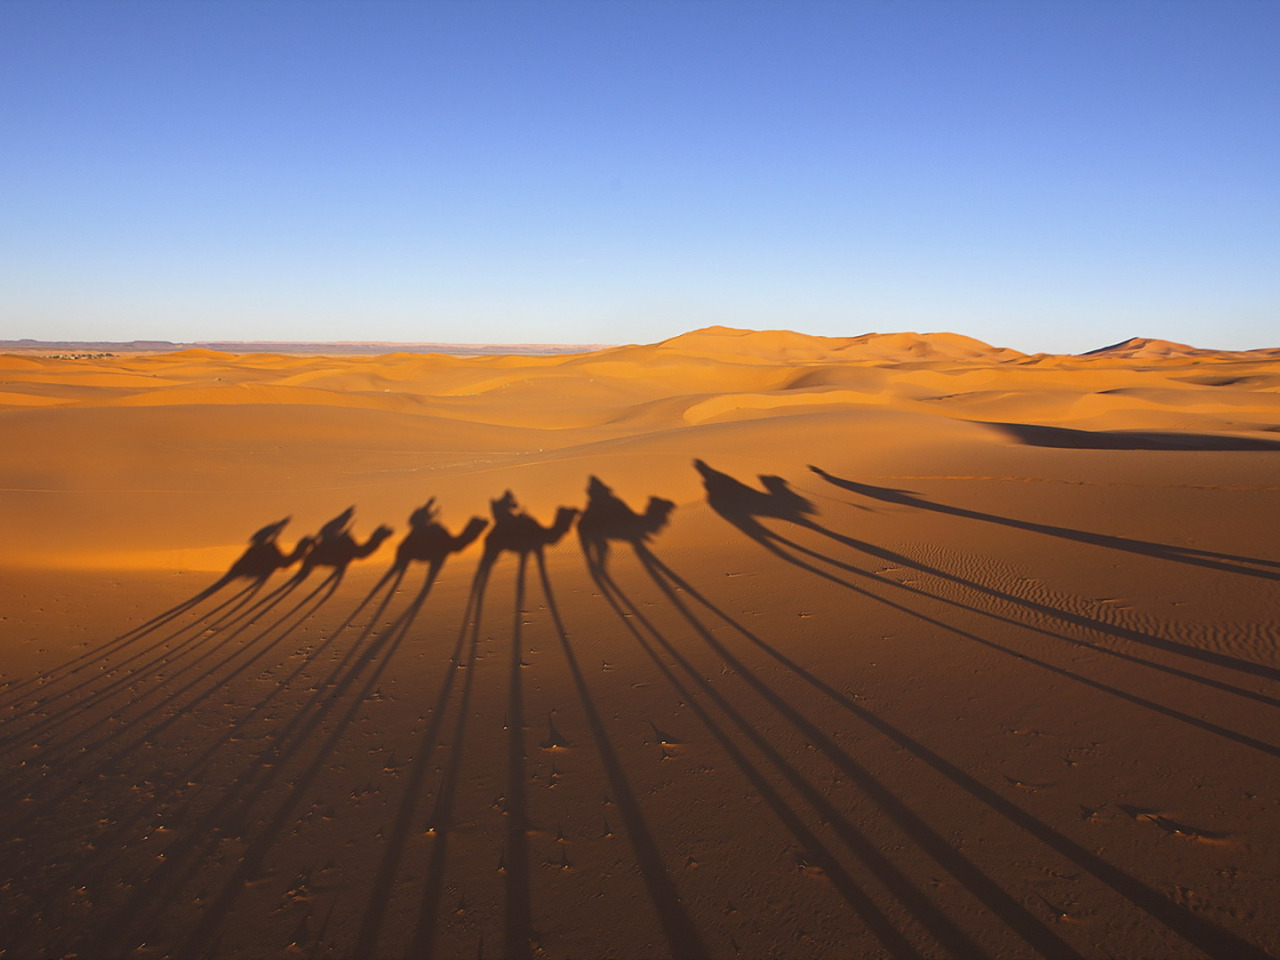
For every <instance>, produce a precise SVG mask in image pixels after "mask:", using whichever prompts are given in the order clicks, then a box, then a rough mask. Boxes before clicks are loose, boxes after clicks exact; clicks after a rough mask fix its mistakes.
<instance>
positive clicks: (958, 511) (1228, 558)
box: [809, 466, 1280, 580]
mask: <svg viewBox="0 0 1280 960" xmlns="http://www.w3.org/2000/svg"><path fill="white" fill-rule="evenodd" d="M809 469H810V470H812V471H813V472H814V473H816V474H817V475H818V476H820V477H822V479H823V480H825V481H827V483H830V484H832V485H833V486H836V487H839V488H840V489H842V490H848V491H850V492H852V493H857V494H860V495H861V496H864V497H868V498H870V499H873V500H879V501H881V502H883V503H892V504H896V505H898V506H904V507H914V508H916V509H917V510H930V511H932V512H934V513H941V514H946V515H947V516H951V517H961V518H963V519H965V520H980V521H982V522H983V523H995V524H999V525H1001V526H1005V527H1012V528H1013V529H1015V530H1027V531H1029V532H1031V533H1040V534H1044V535H1045V536H1049V537H1058V538H1060V539H1062V540H1074V541H1075V542H1077V543H1088V544H1092V545H1093V546H1098V547H1105V548H1107V549H1110V550H1123V551H1125V552H1127V553H1136V554H1140V555H1142V556H1146V557H1155V558H1157V559H1159V560H1169V561H1171V562H1174V563H1188V564H1193V565H1195V566H1200V567H1208V568H1209V569H1211V570H1222V571H1225V572H1227V573H1238V574H1241V575H1243V576H1246V577H1262V578H1264V579H1268V580H1280V573H1276V572H1273V571H1271V570H1259V569H1257V567H1258V566H1267V567H1277V568H1280V560H1266V559H1262V558H1260V557H1243V556H1239V555H1237V554H1232V553H1218V552H1215V551H1212V550H1198V549H1196V548H1194V547H1179V546H1174V545H1173V544H1169V543H1155V542H1153V541H1150V540H1136V539H1133V538H1131V537H1115V536H1111V535H1109V534H1104V533H1094V532H1092V531H1089V530H1076V529H1074V528H1072V527H1059V526H1054V525H1053V524H1048V523H1034V522H1032V521H1029V520H1018V519H1015V518H1013V517H1004V516H1000V515H999V514H995V513H984V512H982V511H980V510H968V509H966V508H964V507H956V506H952V505H950V504H946V503H938V502H937V501H934V500H929V499H928V498H926V497H923V496H921V495H920V494H917V493H915V492H913V491H911V490H895V489H893V488H892V487H877V486H874V485H872V484H869V483H859V482H857V481H855V480H846V479H844V478H843V477H837V476H835V475H834V474H830V473H827V472H826V471H825V470H823V469H822V468H820V467H814V466H810V467H809ZM1250 565H1252V566H1250Z"/></svg>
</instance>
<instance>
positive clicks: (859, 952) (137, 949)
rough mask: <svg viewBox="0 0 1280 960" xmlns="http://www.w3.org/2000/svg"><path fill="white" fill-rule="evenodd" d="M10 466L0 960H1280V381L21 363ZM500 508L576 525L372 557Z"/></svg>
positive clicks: (477, 361)
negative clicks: (580, 516)
mask: <svg viewBox="0 0 1280 960" xmlns="http://www.w3.org/2000/svg"><path fill="white" fill-rule="evenodd" d="M0 445H2V447H3V450H4V456H3V458H0V518H2V519H3V528H4V530H5V531H6V533H7V536H6V537H5V538H4V539H3V541H0V571H2V572H0V576H2V577H3V579H2V580H0V583H3V587H2V588H0V590H2V593H3V601H4V602H3V614H2V615H0V616H2V618H0V674H2V675H0V680H3V682H4V683H5V686H4V687H3V688H0V755H2V756H3V762H4V764H5V767H4V769H5V771H6V773H7V776H6V777H5V778H4V780H3V783H2V784H0V810H2V811H3V820H2V821H0V822H3V823H4V824H5V825H6V831H5V834H6V835H5V837H4V838H3V841H2V842H3V844H4V847H3V850H4V856H3V858H2V859H0V874H3V876H0V890H2V891H3V901H2V902H3V913H2V915H0V951H3V953H2V954H0V955H3V956H6V957H8V956H13V957H34V956H60V955H71V954H76V955H79V956H88V957H100V956H137V957H153V956H154V957H161V956H177V957H202V956H218V957H224V956H225V957H266V956H279V955H282V954H284V953H285V952H286V951H287V952H288V953H289V954H292V955H298V956H305V957H331V956H332V957H400V956H441V957H454V956H467V957H477V956H479V957H522V956H544V955H545V956H551V957H603V956H616V957H657V956H679V957H697V956H714V957H736V956H744V957H771V956H779V957H835V956H842V957H876V956H889V957H917V956H930V957H932V956H956V957H965V958H968V957H981V956H993V957H994V956H1001V957H1025V956H1035V955H1043V956H1046V957H1078V956H1083V957H1110V956H1122V957H1157V956H1158V957H1197V956H1205V955H1208V956H1216V957H1230V958H1236V957H1250V956H1280V847H1278V841H1277V837H1276V824H1277V822H1280V819H1278V813H1280V763H1278V762H1277V760H1278V759H1280V650H1278V643H1280V541H1278V539H1277V534H1278V532H1280V350H1277V351H1252V352H1249V353H1212V352H1208V351H1196V350H1192V349H1190V348H1186V347H1181V346H1179V345H1176V344H1167V343H1161V342H1158V341H1154V342H1153V341H1141V342H1130V343H1126V344H1122V345H1118V346H1117V347H1114V348H1110V349H1108V350H1106V351H1101V352H1098V353H1095V354H1092V355H1088V356H1082V357H1081V356H1077V357H1066V356H1047V355H1036V356H1024V355H1021V354H1018V353H1016V352H1014V351H1010V350H998V349H995V348H991V347H988V346H987V345H985V344H982V343H979V342H977V341H974V340H970V339H968V338H965V337H959V336H954V335H949V334H935V335H929V336H916V335H914V334H895V335H886V336H874V335H872V336H865V337H857V338H850V339H839V340H834V339H824V338H815V337H807V336H802V335H799V334H794V333H788V332H765V333H755V332H746V331H738V330H728V329H724V328H712V329H709V330H703V331H697V332H695V333H691V334H687V335H685V336H682V337H677V338H675V339H673V340H670V341H667V342H664V343H661V344H656V345H651V346H632V347H622V348H617V349H609V350H602V351H598V352H595V353H590V354H581V355H569V356H553V357H531V356H507V357H476V358H459V357H446V356H440V355H425V356H424V355H409V354H392V355H388V356H378V357H352V358H334V357H306V358H303V357H292V356H277V355H261V354H259V355H243V356H233V355H228V354H219V353H213V352H209V351H204V350H192V351H186V352H183V353H176V354H167V355H153V356H143V355H137V356H117V357H107V358H100V359H82V360H56V359H46V358H41V357H38V356H34V355H9V356H0ZM695 461H698V462H699V465H696V464H695ZM591 477H596V478H598V480H599V481H600V484H603V486H601V485H600V484H597V485H595V486H594V490H595V495H594V497H593V498H591V500H590V501H589V500H588V495H587V489H588V483H589V480H590V478H591ZM606 488H609V489H608V490H606ZM508 489H509V490H511V491H512V492H513V493H514V494H515V497H516V498H517V499H518V501H519V508H520V509H523V510H526V511H528V513H529V514H530V515H531V516H532V517H533V518H534V519H536V520H537V521H538V522H539V523H540V524H541V525H542V526H543V527H545V526H549V525H550V524H551V522H552V518H553V516H554V515H555V513H556V509H557V507H560V506H567V507H575V508H579V509H582V508H584V507H587V506H588V503H589V502H590V503H591V505H592V509H591V511H590V512H589V514H588V515H589V516H590V517H591V520H590V521H588V522H586V523H584V524H583V538H580V536H579V532H578V529H577V528H571V529H569V531H568V533H567V535H566V536H565V537H564V539H563V540H561V541H559V542H558V543H556V544H555V545H552V546H547V547H546V548H545V550H544V551H543V556H544V557H545V565H541V564H540V563H539V552H538V549H537V546H538V539H539V536H540V535H539V534H537V532H536V531H537V528H536V527H531V528H530V529H531V530H533V531H534V532H533V533H522V532H521V531H520V530H519V529H518V527H519V522H518V521H514V520H513V521H511V524H514V525H510V526H509V525H507V522H506V521H504V525H502V526H501V527H500V528H499V529H500V530H501V531H502V536H506V537H507V538H508V539H507V540H506V543H507V544H508V545H509V546H510V547H512V548H514V550H512V549H508V550H506V551H505V552H497V553H490V554H489V555H488V556H489V559H490V560H491V561H492V563H491V565H489V564H486V563H485V561H484V559H483V558H484V557H485V556H486V554H485V549H484V534H481V537H480V540H479V541H477V542H475V543H472V544H471V545H469V546H466V547H465V548H463V549H461V550H459V551H455V552H454V553H451V554H449V555H447V557H445V556H444V555H443V554H442V555H441V557H442V566H440V568H439V571H438V573H439V575H438V577H436V578H435V579H434V580H432V579H430V578H429V577H428V565H427V564H426V563H421V562H416V563H413V564H411V565H410V566H409V567H408V568H407V570H405V571H402V572H401V573H399V574H397V573H395V572H394V571H393V570H392V562H393V560H394V558H395V555H396V546H397V544H398V543H400V541H401V539H402V538H403V537H404V536H405V534H406V532H407V529H408V523H407V520H408V517H409V515H410V514H411V513H412V512H413V511H414V510H415V509H416V508H418V507H420V506H422V505H423V504H424V503H425V502H426V501H427V500H428V498H430V497H434V498H435V500H436V506H438V508H439V521H440V522H441V523H443V525H444V526H445V527H447V528H448V530H449V531H450V532H451V533H455V534H456V533H458V532H459V531H460V530H461V528H462V527H463V526H464V524H465V523H466V522H467V520H468V518H469V517H472V516H478V517H481V518H484V519H486V520H492V515H491V512H490V501H491V500H494V499H497V498H498V497H500V496H501V494H502V493H503V491H505V490H508ZM609 491H611V492H609ZM650 497H656V498H660V499H661V500H669V501H671V502H672V503H673V504H674V507H673V508H671V512H670V515H669V522H668V523H666V524H665V526H661V527H660V528H659V529H655V528H657V527H658V526H659V524H658V520H659V519H660V518H661V515H662V514H663V512H664V511H665V509H667V508H665V507H663V505H662V504H661V503H658V504H657V505H656V506H655V508H654V509H655V511H657V512H656V513H654V514H650V517H651V518H652V522H650V523H646V522H645V519H644V517H643V516H637V514H644V512H645V508H646V504H647V502H648V501H649V498H650ZM624 504H625V506H624ZM351 505H354V506H355V508H356V509H355V513H354V519H353V520H352V524H351V533H352V535H353V536H354V540H355V541H356V542H357V544H362V543H365V542H366V541H367V540H368V538H369V537H370V536H371V535H372V534H373V533H374V530H375V528H376V527H377V526H378V525H379V524H386V525H389V526H390V527H392V528H394V533H393V534H392V535H391V536H390V538H389V539H387V541H386V542H385V543H384V544H382V545H381V546H379V548H378V549H377V550H375V551H374V552H373V553H372V555H371V556H369V557H367V558H359V557H357V558H354V559H351V562H350V564H349V566H347V567H346V568H345V576H342V577H340V578H330V579H328V580H326V578H327V577H330V575H331V574H332V573H334V571H335V569H337V568H334V567H330V566H323V565H320V566H317V567H316V568H315V569H314V570H313V571H311V572H310V574H309V575H308V576H307V577H306V578H305V579H303V580H301V581H298V580H296V579H293V578H294V574H295V573H296V572H297V571H298V570H299V567H296V566H295V567H293V568H291V569H290V570H288V571H286V572H276V573H274V574H273V575H271V576H270V577H268V578H266V579H265V580H263V581H261V582H260V586H259V588H257V589H255V588H254V582H255V581H254V580H253V579H252V578H240V579H236V580H233V581H232V582H230V583H228V584H226V585H225V586H223V587H221V588H220V589H219V590H217V591H216V592H213V593H211V594H209V595H207V596H201V592H202V591H204V590H205V588H207V587H208V586H209V585H210V584H212V583H215V582H217V581H218V580H219V577H220V575H221V574H222V573H223V572H225V571H227V570H228V569H229V568H230V567H231V566H232V564H233V563H234V562H235V561H236V560H237V558H238V557H240V556H241V554H242V553H243V552H244V551H245V549H246V541H248V539H249V538H250V535H251V534H253V533H254V531H258V530H260V529H263V528H264V527H266V525H269V524H272V523H274V522H276V521H279V520H281V519H283V518H285V517H290V518H291V519H290V521H289V523H288V524H287V525H286V526H285V527H284V528H283V529H282V531H281V532H279V536H278V540H276V541H275V542H276V544H277V546H278V548H279V550H280V551H282V552H284V553H288V552H290V551H292V550H293V548H294V545H295V542H296V541H297V540H298V539H299V538H301V537H303V536H304V535H311V534H315V533H317V532H318V531H319V530H320V528H321V527H322V525H324V524H325V522H326V521H328V520H330V519H331V518H333V517H334V516H335V515H336V514H339V513H340V512H341V511H343V510H344V509H345V508H347V507H349V506H351ZM628 508H630V509H628ZM632 510H634V513H633V512H632ZM419 519H420V521H421V520H423V519H424V518H423V517H420V518H419ZM494 529H495V528H494V526H493V525H492V523H491V525H490V527H489V528H488V529H487V530H486V531H485V533H488V532H490V531H492V530H494ZM593 531H594V533H593ZM265 536H266V534H265V531H264V537H265ZM608 536H612V537H614V539H612V540H607V541H606V540H604V539H603V538H605V537H608ZM592 537H595V538H596V539H594V540H593V539H592ZM494 542H495V544H496V541H494ZM602 543H607V546H608V549H607V551H606V550H603V549H602V547H601V544H602ZM348 546H349V544H348ZM331 548H332V549H338V550H339V551H340V550H341V549H345V547H341V545H339V546H338V547H332V542H331ZM273 549H274V548H273ZM317 550H319V548H317ZM521 550H523V551H525V553H524V556H525V560H524V561H521V559H520V551H521ZM317 556H318V554H317ZM481 570H487V571H488V576H487V577H485V576H480V575H479V572H480V571H481ZM384 575H389V576H388V577H384ZM196 597H199V598H200V599H198V600H197V601H196V602H195V603H193V604H191V605H190V606H183V604H184V601H187V600H189V599H191V598H196ZM175 608H176V609H175ZM166 611H171V613H169V614H166V613H165V612H166Z"/></svg>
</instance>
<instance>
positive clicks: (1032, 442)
mask: <svg viewBox="0 0 1280 960" xmlns="http://www.w3.org/2000/svg"><path fill="white" fill-rule="evenodd" d="M975 422H979V423H981V424H982V426H984V427H990V428H992V429H994V430H998V431H1000V432H1001V433H1003V434H1005V436H1008V437H1011V438H1012V439H1014V440H1016V441H1018V442H1019V443H1025V444H1027V445H1028V446H1033V447H1064V448H1066V449H1069V450H1241V451H1246V450H1252V451H1259V450H1272V451H1274V450H1280V441H1277V440H1267V439H1264V438H1262V437H1232V436H1226V435H1223V434H1213V433H1181V432H1172V431H1160V430H1072V429H1069V428H1067V427H1046V426H1042V425H1040V424H1035V423H991V422H989V421H986V420H983V421H975Z"/></svg>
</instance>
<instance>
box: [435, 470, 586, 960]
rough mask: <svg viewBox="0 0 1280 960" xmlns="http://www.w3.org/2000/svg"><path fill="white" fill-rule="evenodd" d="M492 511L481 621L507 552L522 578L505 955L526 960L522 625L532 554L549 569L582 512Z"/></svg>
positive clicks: (511, 671)
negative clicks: (545, 519) (544, 516)
mask: <svg viewBox="0 0 1280 960" xmlns="http://www.w3.org/2000/svg"><path fill="white" fill-rule="evenodd" d="M490 509H491V510H492V512H493V526H492V527H491V528H490V530H489V532H488V533H487V534H486V535H485V541H484V555H483V557H481V559H480V567H479V569H478V570H477V571H476V587H475V588H473V593H474V594H475V595H476V598H477V599H476V617H477V620H478V618H479V616H480V612H479V608H480V605H481V603H482V601H483V596H484V589H485V585H486V584H487V583H488V581H489V576H490V574H491V572H492V570H493V566H494V564H495V563H497V561H498V558H499V557H501V556H502V554H503V553H514V554H515V555H516V557H517V558H518V560H519V564H520V566H519V570H518V572H517V575H516V596H515V612H514V615H513V618H512V624H511V657H510V660H509V668H508V671H507V716H506V728H507V757H506V766H507V775H506V791H505V793H504V797H505V800H504V803H505V806H504V813H505V814H506V816H505V818H504V823H505V831H506V833H505V838H504V839H505V842H504V847H503V854H502V861H501V867H502V870H503V878H504V883H505V885H506V913H505V916H504V920H503V944H502V956H503V957H507V958H510V960H521V958H525V957H530V956H532V955H533V946H534V944H535V942H536V940H537V934H536V932H535V931H534V929H533V909H532V904H531V899H530V891H529V804H528V797H527V791H526V789H525V782H526V779H527V778H526V774H525V740H524V730H525V717H524V688H523V685H522V682H521V676H520V669H521V667H522V666H524V661H523V651H524V640H523V626H522V625H523V623H524V617H523V611H524V596H525V571H526V567H527V565H528V560H529V556H530V555H532V556H533V557H534V558H535V559H536V561H537V563H538V565H539V568H540V569H542V568H543V565H544V562H545V561H544V559H543V551H544V550H545V549H546V548H547V547H549V546H551V545H553V544H555V543H558V542H559V541H560V539H561V538H562V537H563V536H564V535H565V534H566V533H567V532H568V531H569V527H570V526H572V524H573V520H574V518H575V517H576V516H577V513H578V511H577V510H576V509H573V508H571V507H560V508H559V509H558V510H557V511H556V517H555V520H554V521H553V523H552V524H551V526H549V527H544V526H542V524H540V523H538V521H537V520H535V519H534V518H533V517H531V516H530V515H529V514H527V513H524V512H523V511H519V507H518V504H517V503H516V498H515V496H514V495H513V494H512V493H511V491H510V490H508V491H507V492H506V493H505V494H503V496H502V497H501V498H499V499H497V500H493V501H490ZM442 819H443V821H444V822H448V820H449V819H451V817H450V815H449V811H448V810H445V811H444V817H443V818H442ZM442 870H443V859H441V861H440V862H439V864H438V865H437V864H431V865H430V866H429V868H428V874H429V876H430V877H431V878H432V880H433V882H432V883H431V884H429V889H428V890H427V891H426V896H425V897H424V901H423V911H422V914H423V917H424V919H425V918H426V917H427V916H428V915H429V916H430V917H432V918H434V917H435V916H436V914H437V913H438V912H439V880H438V879H436V878H437V877H438V875H439V874H440V873H441V871H442ZM432 922H433V921H431V920H429V921H427V923H426V924H424V925H423V926H420V928H419V930H418V932H417V933H416V934H415V937H414V939H415V941H425V944H426V946H427V948H428V950H427V952H428V953H429V952H430V947H431V937H432V936H433V933H434V928H433V927H431V926H430V924H431V923H432Z"/></svg>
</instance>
